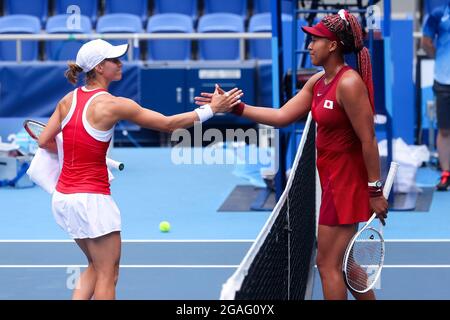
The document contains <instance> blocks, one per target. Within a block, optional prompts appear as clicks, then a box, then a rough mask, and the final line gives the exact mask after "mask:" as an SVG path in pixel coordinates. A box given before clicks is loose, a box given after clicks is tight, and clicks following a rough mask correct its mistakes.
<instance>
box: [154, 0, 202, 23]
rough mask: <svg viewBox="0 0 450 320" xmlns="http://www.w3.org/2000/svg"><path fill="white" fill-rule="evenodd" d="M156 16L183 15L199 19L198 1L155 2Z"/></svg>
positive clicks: (157, 0)
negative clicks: (166, 14)
mask: <svg viewBox="0 0 450 320" xmlns="http://www.w3.org/2000/svg"><path fill="white" fill-rule="evenodd" d="M154 3H155V7H154V12H153V13H154V14H161V13H181V14H186V15H188V16H191V17H192V18H193V19H195V18H196V17H197V0H183V1H180V0H155V1H154Z"/></svg>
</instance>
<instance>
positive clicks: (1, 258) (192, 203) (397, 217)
mask: <svg viewBox="0 0 450 320" xmlns="http://www.w3.org/2000/svg"><path fill="white" fill-rule="evenodd" d="M112 156H113V158H115V159H117V160H120V161H123V162H125V164H126V168H125V170H124V171H123V172H114V174H115V175H116V180H115V181H113V183H112V190H113V196H114V198H115V200H116V202H117V204H118V205H119V207H120V209H121V214H122V224H123V226H122V227H123V232H122V238H123V239H124V244H123V250H122V260H121V269H120V277H119V283H118V287H117V296H118V298H119V299H177V300H178V299H206V300H208V299H218V298H219V296H220V290H221V287H222V284H223V283H224V282H225V280H226V279H227V278H228V277H229V276H230V275H231V274H232V273H233V271H234V270H235V268H236V267H237V265H238V264H239V263H240V261H241V259H242V258H243V257H244V255H245V253H246V252H247V250H248V248H249V247H250V245H251V244H252V241H253V240H254V239H255V237H256V236H257V234H258V232H259V230H260V229H261V228H262V227H263V225H264V223H265V221H266V219H267V217H268V215H269V212H217V210H218V209H219V207H220V206H221V205H222V203H223V202H224V201H225V200H226V198H227V197H228V195H229V194H230V192H231V191H232V190H233V189H234V187H235V186H236V185H242V184H248V181H246V180H244V179H242V178H238V177H236V176H234V175H233V174H232V171H233V169H234V167H233V165H174V164H173V163H172V162H171V161H170V156H171V150H170V149H164V148H154V149H153V148H145V149H127V148H120V149H114V151H113V155H112ZM437 178H438V174H437V172H436V171H434V170H431V169H429V168H421V169H419V172H418V175H417V181H418V185H419V187H427V186H428V187H430V186H433V185H434V184H435V182H436V179H437ZM449 200H450V193H445V192H444V193H437V192H435V193H434V194H433V200H432V203H431V207H430V210H429V211H428V212H416V211H414V212H410V211H406V212H391V213H390V215H389V219H388V224H387V227H386V228H385V232H384V235H385V238H386V239H387V246H386V250H387V255H386V266H385V268H384V269H383V273H382V277H381V282H380V284H379V287H380V289H377V290H376V294H377V296H378V298H380V299H449V298H450V291H449V290H448V286H447V284H448V283H450V255H449V254H448V252H449V251H450V250H449V249H450V227H449V226H450V215H449V210H448V204H449V203H450V202H449ZM0 203H1V212H0V239H1V241H0V283H1V286H0V299H70V297H71V285H73V279H74V276H76V274H77V272H79V271H80V268H83V266H84V265H85V264H86V261H85V259H84V257H83V255H82V254H81V251H80V250H79V249H78V247H77V246H76V245H75V244H74V243H73V242H72V241H70V240H68V237H67V235H66V234H65V233H64V232H63V231H62V230H60V229H59V227H58V226H57V225H56V223H55V222H54V220H53V217H52V214H51V209H50V196H49V195H48V194H46V193H45V192H44V191H42V190H40V189H39V188H37V187H35V188H31V189H22V190H14V189H5V188H1V189H0ZM162 220H168V221H170V222H171V225H172V230H171V232H169V233H161V232H160V231H159V229H158V225H159V222H160V221H162ZM412 279H414V281H412ZM313 299H322V293H321V289H320V281H319V278H318V274H317V270H316V272H315V281H314V289H313Z"/></svg>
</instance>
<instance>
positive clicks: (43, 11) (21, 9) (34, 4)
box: [4, 0, 48, 26]
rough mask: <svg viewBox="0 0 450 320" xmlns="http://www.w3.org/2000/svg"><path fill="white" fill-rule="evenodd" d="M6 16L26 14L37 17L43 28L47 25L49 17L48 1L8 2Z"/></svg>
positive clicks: (10, 0) (22, 0)
mask: <svg viewBox="0 0 450 320" xmlns="http://www.w3.org/2000/svg"><path fill="white" fill-rule="evenodd" d="M4 4H5V15H9V14H11V15H13V14H26V15H30V16H35V17H37V18H38V19H39V20H40V23H41V26H43V25H44V24H45V21H46V20H47V16H48V0H20V1H18V0H6V1H5V3H4Z"/></svg>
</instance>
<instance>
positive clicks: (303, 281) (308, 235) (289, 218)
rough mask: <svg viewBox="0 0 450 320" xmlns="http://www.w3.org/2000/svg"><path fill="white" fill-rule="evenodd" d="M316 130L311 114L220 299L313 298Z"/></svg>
mask: <svg viewBox="0 0 450 320" xmlns="http://www.w3.org/2000/svg"><path fill="white" fill-rule="evenodd" d="M315 131H316V130H315V124H314V122H313V121H312V119H311V115H309V116H308V119H307V121H306V124H305V128H304V131H303V135H302V139H301V141H300V145H299V148H298V151H297V154H296V157H295V160H294V163H293V166H292V169H291V174H290V176H289V179H288V182H287V184H286V188H285V190H284V192H283V194H282V196H281V197H280V200H279V201H278V203H277V204H276V206H275V208H274V209H273V211H272V214H271V215H270V217H269V218H268V220H267V222H266V224H265V225H264V227H263V228H262V230H261V232H260V233H259V235H258V237H257V238H256V240H255V242H254V243H253V245H252V247H251V248H250V250H249V251H248V252H247V254H246V256H245V257H244V259H243V260H242V262H241V264H240V265H239V267H238V268H237V270H236V271H235V273H234V274H233V275H232V276H231V277H230V278H229V279H228V280H227V281H226V282H225V284H224V285H223V288H222V292H221V297H220V298H221V299H222V300H233V299H236V300H303V299H305V298H310V295H311V291H312V274H313V267H314V259H315V242H316V152H315Z"/></svg>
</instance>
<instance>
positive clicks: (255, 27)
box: [248, 13, 303, 59]
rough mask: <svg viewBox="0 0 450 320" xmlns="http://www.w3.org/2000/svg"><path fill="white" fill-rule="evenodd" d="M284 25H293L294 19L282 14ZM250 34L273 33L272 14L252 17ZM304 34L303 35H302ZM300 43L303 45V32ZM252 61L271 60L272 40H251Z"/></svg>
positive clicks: (249, 27) (300, 35)
mask: <svg viewBox="0 0 450 320" xmlns="http://www.w3.org/2000/svg"><path fill="white" fill-rule="evenodd" d="M281 19H282V21H283V23H292V17H291V15H288V14H284V13H283V14H282V18H281ZM248 31H249V32H272V21H271V14H270V13H260V14H255V15H253V16H251V17H250V21H249V25H248ZM300 33H302V34H300ZM299 37H300V38H301V39H300V41H301V43H303V32H299ZM249 49H250V51H249V53H250V59H271V58H272V48H271V40H270V39H267V40H250V41H249Z"/></svg>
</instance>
